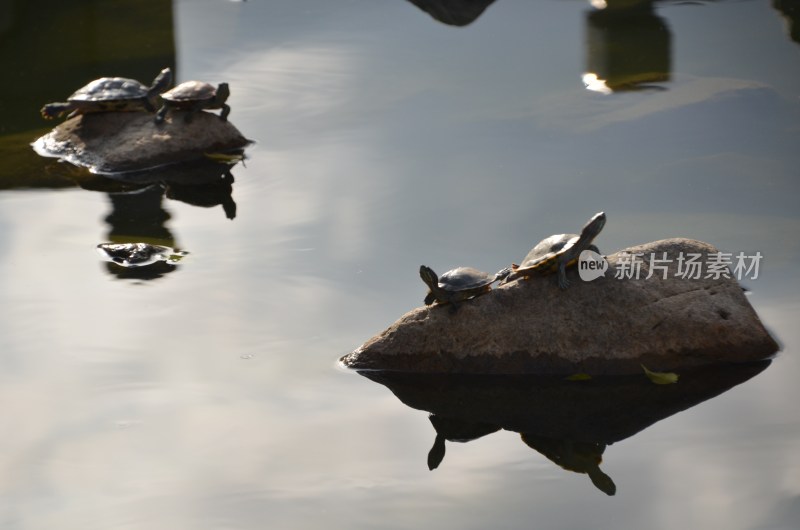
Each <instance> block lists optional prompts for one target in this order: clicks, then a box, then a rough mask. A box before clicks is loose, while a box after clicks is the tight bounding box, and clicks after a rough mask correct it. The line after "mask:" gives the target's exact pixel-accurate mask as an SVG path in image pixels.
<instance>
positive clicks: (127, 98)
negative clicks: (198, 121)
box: [40, 68, 172, 120]
mask: <svg viewBox="0 0 800 530" xmlns="http://www.w3.org/2000/svg"><path fill="white" fill-rule="evenodd" d="M171 84H172V70H170V69H169V68H164V69H163V70H161V73H159V74H158V76H156V78H155V79H154V80H153V84H152V85H150V86H149V87H146V86H144V85H143V84H141V83H140V82H139V81H136V80H135V79H127V78H125V77H101V78H100V79H95V80H94V81H92V82H91V83H89V84H88V85H86V86H85V87H83V88H79V89H78V90H77V91H75V93H74V94H72V95H71V96H70V97H69V98H67V101H66V102H63V103H62V102H58V103H48V104H47V105H45V106H44V107H42V110H41V111H40V112H41V114H42V116H43V117H44V118H46V119H48V120H51V119H54V118H58V117H59V116H61V115H63V114H66V113H68V112H69V113H70V114H69V116H68V117H70V118H71V117H73V116H77V115H78V114H87V113H90V112H123V111H147V112H155V110H156V108H155V105H154V102H155V99H156V97H157V96H158V95H159V94H160V93H162V92H164V91H165V90H166V89H168V88H169V86H170V85H171Z"/></svg>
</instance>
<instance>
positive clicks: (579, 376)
mask: <svg viewBox="0 0 800 530" xmlns="http://www.w3.org/2000/svg"><path fill="white" fill-rule="evenodd" d="M591 378H592V376H591V375H589V374H584V373H580V374H572V375H571V376H569V377H565V378H564V379H565V380H566V381H588V380H589V379H591Z"/></svg>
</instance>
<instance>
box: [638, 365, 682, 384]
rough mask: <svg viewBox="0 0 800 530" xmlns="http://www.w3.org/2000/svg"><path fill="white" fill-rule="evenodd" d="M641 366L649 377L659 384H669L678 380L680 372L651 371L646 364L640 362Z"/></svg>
mask: <svg viewBox="0 0 800 530" xmlns="http://www.w3.org/2000/svg"><path fill="white" fill-rule="evenodd" d="M639 366H641V367H642V369H643V370H644V374H645V375H646V376H647V378H648V379H650V381H652V382H654V383H655V384H657V385H669V384H672V383H677V382H678V374H675V373H672V372H651V371H650V370H648V369H647V367H646V366H645V365H643V364H640V365H639Z"/></svg>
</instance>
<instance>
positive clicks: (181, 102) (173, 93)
mask: <svg viewBox="0 0 800 530" xmlns="http://www.w3.org/2000/svg"><path fill="white" fill-rule="evenodd" d="M230 94H231V90H230V88H229V87H228V83H220V84H219V85H217V87H216V88H215V87H214V85H211V84H209V83H205V82H203V81H186V82H183V83H181V84H180V85H178V86H176V87H175V88H173V89H172V90H169V91H167V92H164V93H163V94H161V99H162V100H163V101H164V104H163V105H162V106H161V108H160V109H159V110H158V112H157V113H156V123H162V122H163V121H164V118H166V116H167V111H169V110H170V109H173V110H185V111H187V113H186V117H185V118H184V119H185V120H186V123H189V122H190V121H192V116H193V115H194V113H195V112H199V111H200V110H202V109H222V113H221V114H220V115H219V117H220V118H222V121H227V120H228V114H230V112H231V108H230V107H229V106H228V105H227V104H226V103H225V100H227V99H228V96H230Z"/></svg>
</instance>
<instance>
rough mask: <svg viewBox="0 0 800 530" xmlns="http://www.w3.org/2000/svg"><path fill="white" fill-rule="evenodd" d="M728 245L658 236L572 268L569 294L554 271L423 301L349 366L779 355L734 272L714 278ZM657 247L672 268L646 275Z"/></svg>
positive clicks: (606, 365) (444, 367)
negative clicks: (635, 266) (635, 274)
mask: <svg viewBox="0 0 800 530" xmlns="http://www.w3.org/2000/svg"><path fill="white" fill-rule="evenodd" d="M718 252H719V251H718V250H717V249H716V248H714V247H713V246H711V245H709V244H707V243H703V242H700V241H694V240H690V239H668V240H663V241H656V242H652V243H647V244H644V245H640V246H636V247H631V248H628V249H625V250H622V251H620V252H617V253H615V254H613V255H611V256H607V257H606V259H607V261H608V264H609V267H608V270H607V271H605V273H604V274H603V275H602V276H601V277H599V278H597V279H595V280H594V281H591V282H584V281H580V280H579V279H578V278H577V276H578V274H577V271H576V270H575V269H573V270H571V271H569V273H568V276H570V277H572V278H573V283H572V287H571V288H569V289H567V290H565V291H562V290H561V289H559V288H558V286H557V284H556V282H555V281H554V278H553V277H552V276H544V277H535V278H532V279H530V280H519V281H516V282H512V283H509V284H506V285H502V286H500V287H498V288H497V289H494V290H493V291H492V292H490V293H488V294H486V295H484V296H481V297H479V298H476V299H474V300H470V301H468V302H465V303H463V304H462V306H461V308H460V310H459V311H458V313H456V314H451V313H450V312H449V311H448V310H447V309H446V306H444V307H437V306H432V307H422V308H417V309H414V310H413V311H410V312H409V313H407V314H405V315H404V316H403V317H401V318H400V320H398V321H397V322H395V323H394V324H393V325H392V326H390V327H389V328H388V329H387V330H385V331H384V332H382V333H380V334H379V335H377V336H375V337H373V338H372V339H370V340H369V341H367V342H366V343H364V344H363V345H362V346H361V347H360V348H358V349H357V350H356V351H354V352H352V353H350V354H348V355H345V356H344V357H342V359H341V362H342V363H343V364H344V365H345V366H347V367H349V368H353V369H359V370H361V369H377V370H396V371H406V372H420V373H483V374H523V373H541V374H565V375H569V374H575V373H579V372H586V373H589V374H626V373H637V372H641V370H642V367H641V365H642V364H644V365H645V366H647V367H648V368H650V369H651V370H659V371H679V370H681V369H682V368H686V367H694V366H701V365H706V364H712V363H718V362H747V361H755V360H761V359H765V358H768V357H770V356H771V355H773V354H774V353H775V352H776V351H777V350H778V345H777V343H776V342H775V341H774V340H773V338H772V337H771V336H770V335H769V333H768V332H767V330H766V329H765V328H764V326H763V324H762V323H761V321H760V320H759V318H758V316H757V315H756V313H755V311H754V310H753V308H752V307H751V306H750V304H749V303H748V301H747V299H746V298H745V296H744V292H743V291H742V288H741V286H740V285H739V284H738V282H737V281H736V279H735V278H734V277H733V274H732V273H730V272H729V273H728V274H729V276H730V277H729V278H725V277H723V276H720V277H716V278H715V277H714V275H713V274H711V277H706V276H709V270H708V268H707V264H708V263H709V262H710V260H711V261H713V257H714V255H715V254H716V253H718ZM665 253H666V254H665ZM636 254H640V255H641V256H642V257H641V258H639V260H641V265H640V267H641V271H640V276H639V279H635V278H628V279H617V278H616V277H615V273H616V272H617V271H618V270H619V266H620V264H621V263H623V262H625V261H626V260H628V261H629V260H630V256H631V255H636ZM692 254H698V255H699V259H698V260H697V261H699V262H700V263H702V264H703V269H702V273H701V277H700V278H698V279H691V278H685V277H680V276H679V275H678V272H679V271H678V267H679V259H678V258H679V256H681V255H683V256H684V257H688V256H690V255H692ZM651 255H652V256H654V257H655V258H656V259H657V260H662V261H661V262H660V263H661V264H662V265H664V269H663V270H662V269H660V268H659V269H654V271H653V274H652V276H651V277H650V278H646V276H648V274H649V267H650V256H651ZM709 256H711V258H710V257H709ZM656 263H657V264H658V262H656ZM726 270H727V269H726ZM663 276H666V278H664V277H663Z"/></svg>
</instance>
